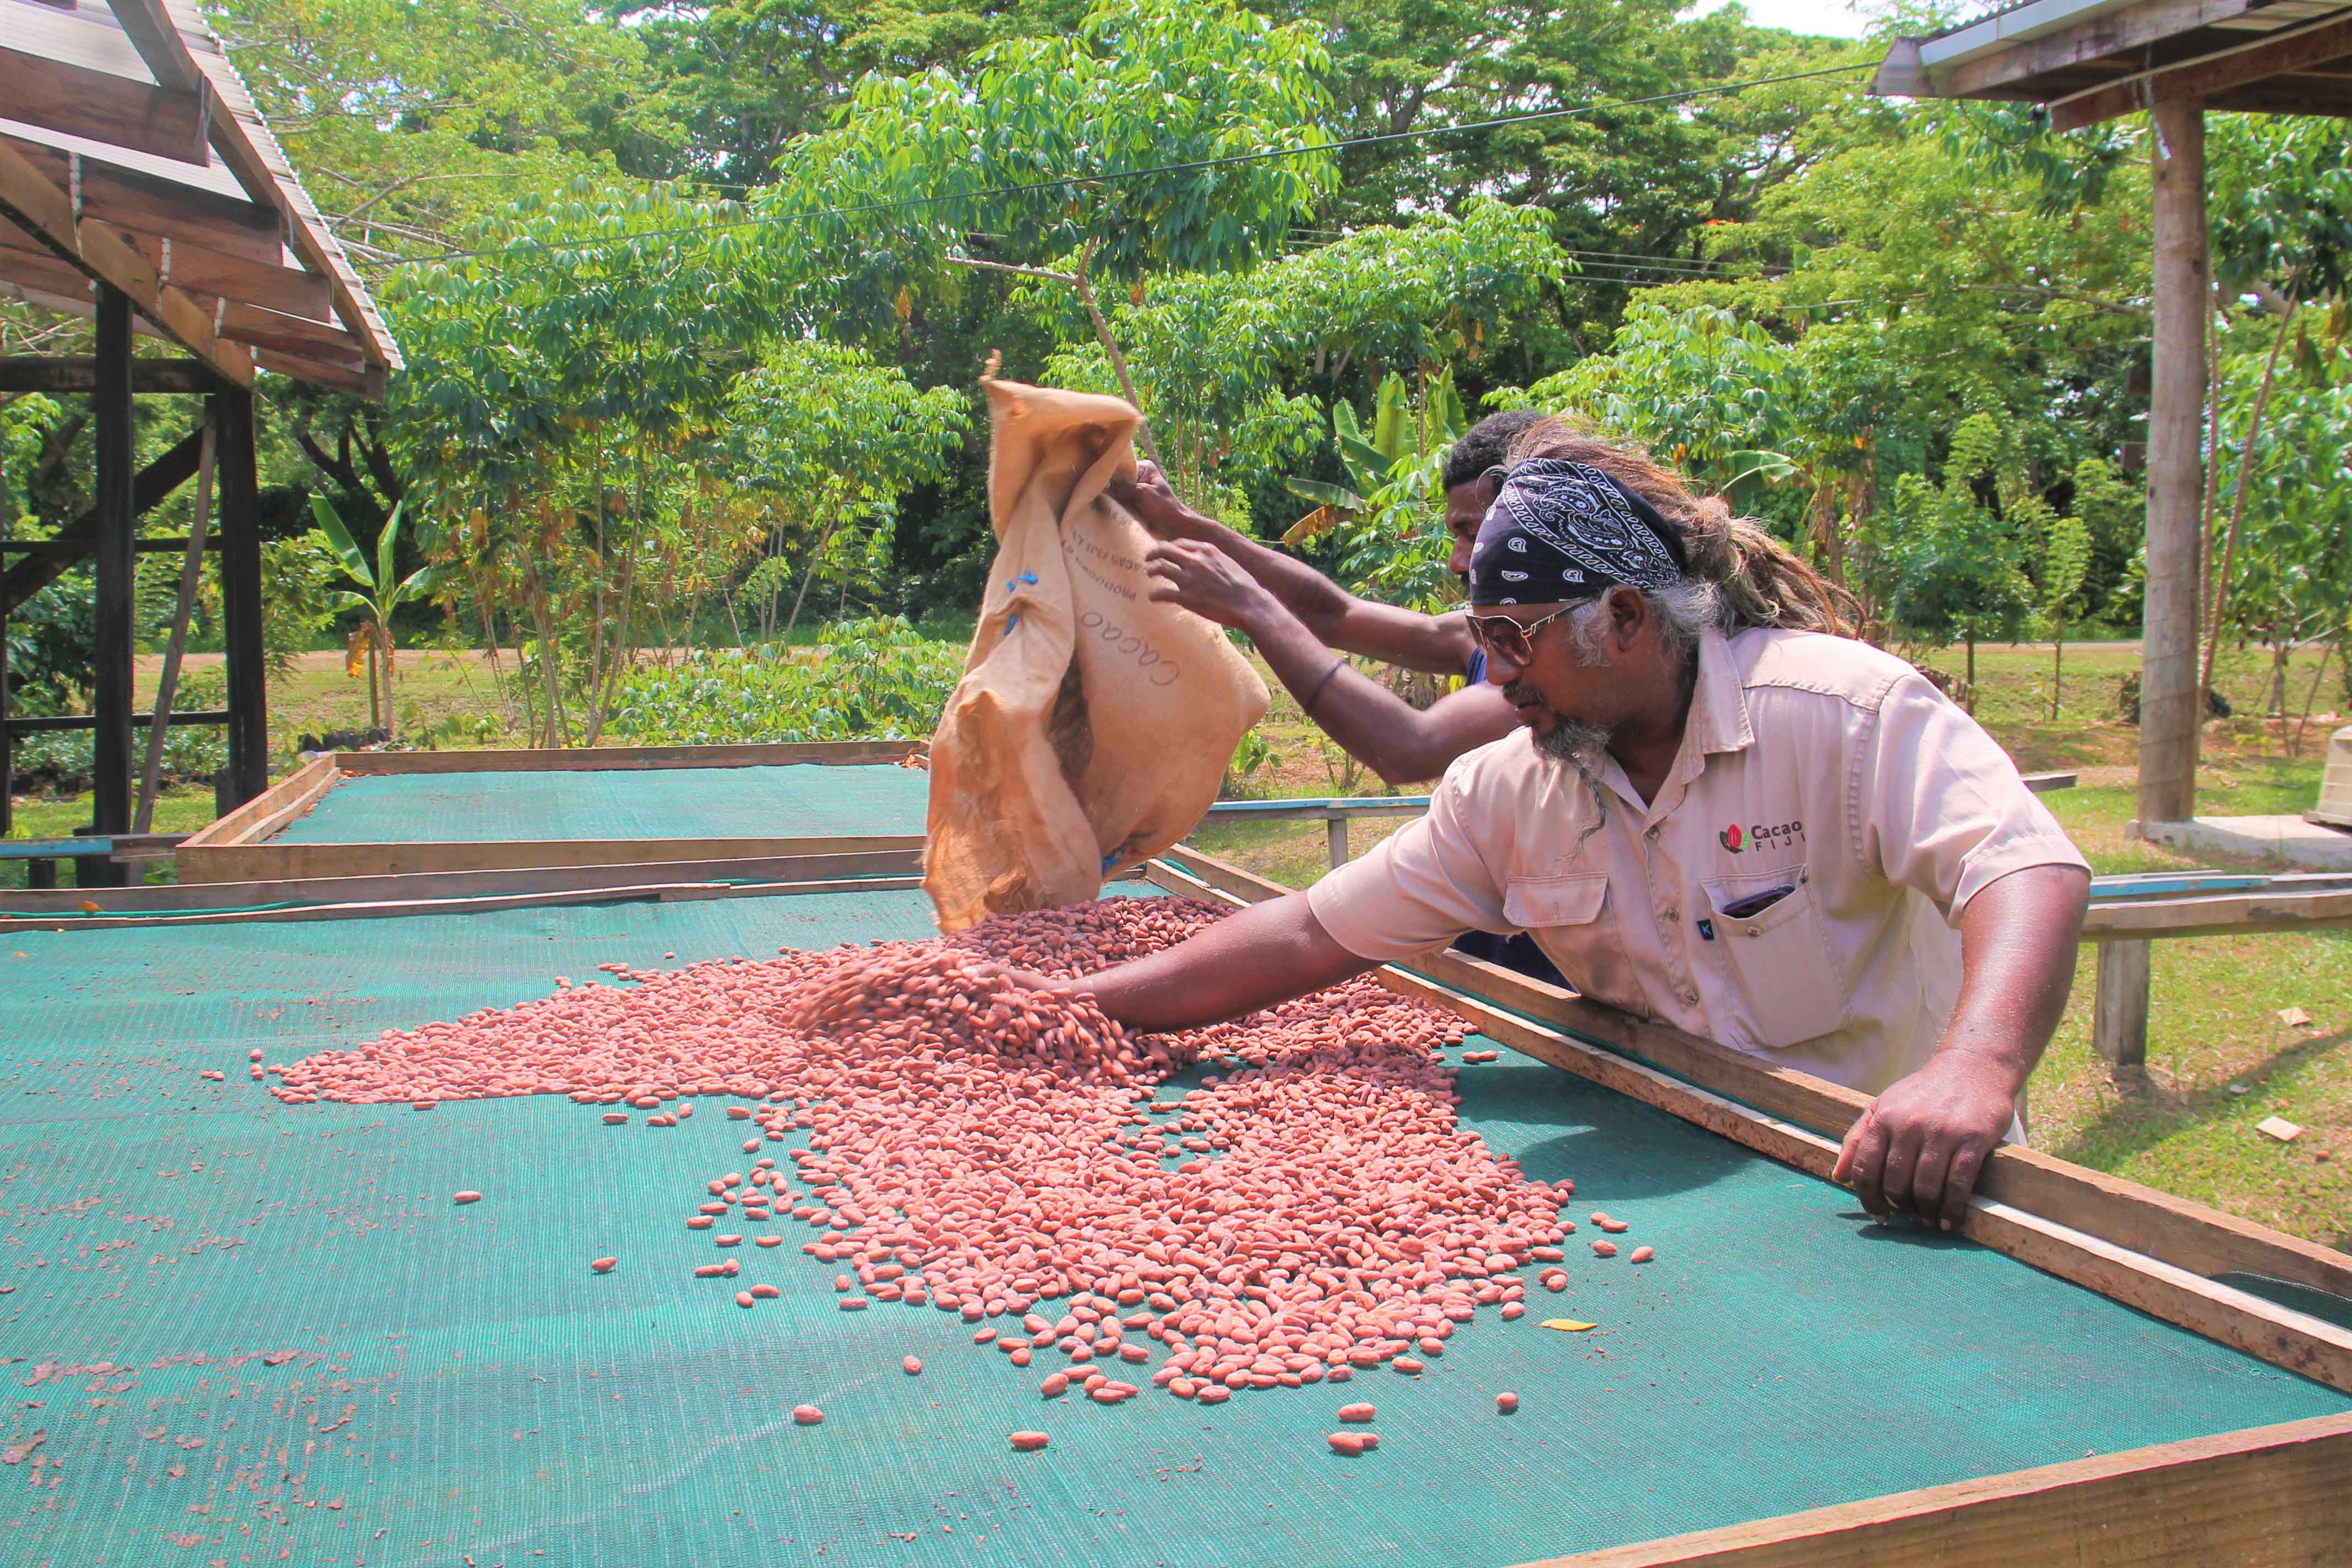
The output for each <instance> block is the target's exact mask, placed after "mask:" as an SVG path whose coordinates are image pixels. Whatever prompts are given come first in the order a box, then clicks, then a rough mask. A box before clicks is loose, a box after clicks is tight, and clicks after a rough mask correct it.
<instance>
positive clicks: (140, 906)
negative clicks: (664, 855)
mask: <svg viewBox="0 0 2352 1568" xmlns="http://www.w3.org/2000/svg"><path fill="white" fill-rule="evenodd" d="M921 869H922V857H921V856H920V855H919V854H918V853H915V852H913V851H905V850H893V851H868V852H852V853H847V854H838V855H797V856H781V857H772V858H751V859H736V860H688V861H658V862H652V863H646V862H641V861H632V862H629V863H626V864H623V865H614V866H557V867H550V868H545V869H541V870H520V871H516V870H494V871H418V872H404V873H395V874H394V875H391V876H383V877H311V878H297V879H289V880H279V881H260V882H187V883H182V884H179V885H177V886H159V887H152V888H93V889H83V888H57V889H7V890H5V891H0V931H5V930H6V929H7V927H8V924H9V923H11V922H14V923H17V924H20V925H21V924H37V923H38V922H40V921H47V920H55V919H57V918H58V917H59V916H69V917H78V916H79V913H80V906H81V905H82V904H83V903H85V902H89V903H95V904H97V905H98V906H99V912H100V913H102V914H135V913H141V912H148V913H154V914H189V913H195V912H199V911H202V910H223V909H245V908H254V907H257V906H260V905H265V904H289V903H314V904H337V903H372V902H383V901H388V900H404V899H409V900H414V899H433V898H444V897H454V896H457V895H461V894H466V893H471V892H476V891H479V892H486V893H488V892H509V893H532V892H572V891H577V890H581V889H593V888H616V887H627V886H631V885H635V884H642V883H653V882H665V881H676V882H702V881H719V880H744V881H771V882H795V881H807V880H811V879H817V878H831V877H837V876H876V877H880V876H899V875H905V876H916V875H919V873H920V872H921Z"/></svg>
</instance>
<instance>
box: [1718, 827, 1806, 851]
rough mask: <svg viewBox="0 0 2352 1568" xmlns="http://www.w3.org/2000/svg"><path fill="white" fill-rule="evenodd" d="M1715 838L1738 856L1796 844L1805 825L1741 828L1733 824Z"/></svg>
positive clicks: (1801, 836)
mask: <svg viewBox="0 0 2352 1568" xmlns="http://www.w3.org/2000/svg"><path fill="white" fill-rule="evenodd" d="M1715 837H1716V839H1717V842H1719V843H1720V844H1722V846H1723V847H1725V848H1726V849H1728V850H1730V851H1731V852H1732V853H1733V854H1734V855H1738V854H1743V853H1745V852H1746V851H1748V850H1750V849H1758V848H1782V847H1789V846H1791V845H1794V844H1797V843H1799V842H1801V840H1802V839H1803V838H1804V837H1805V825H1804V824H1803V823H1801V822H1782V823H1776V824H1767V823H1762V822H1759V823H1755V824H1752V825H1750V826H1747V827H1742V826H1739V825H1738V823H1736V822H1735V823H1733V824H1732V825H1731V826H1728V827H1727V828H1725V829H1724V830H1723V831H1722V832H1720V833H1718V834H1717V835H1716V836H1715Z"/></svg>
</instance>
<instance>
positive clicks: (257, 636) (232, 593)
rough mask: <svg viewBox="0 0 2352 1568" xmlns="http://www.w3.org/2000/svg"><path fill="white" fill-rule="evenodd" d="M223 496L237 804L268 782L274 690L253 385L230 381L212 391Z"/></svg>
mask: <svg viewBox="0 0 2352 1568" xmlns="http://www.w3.org/2000/svg"><path fill="white" fill-rule="evenodd" d="M207 405H208V406H209V408H210V411H211V418H212V421H213V432H214V435H213V476H214V482H215V489H216V490H217V493H218V497H219V507H220V512H219V519H218V523H217V526H218V527H219V529H220V553H219V555H217V556H216V557H215V560H217V561H218V562H219V563H220V583H221V633H222V642H223V646H224V647H226V650H227V652H226V660H225V662H226V665H227V673H228V787H227V789H226V791H225V792H221V793H220V794H219V796H218V798H219V799H221V800H222V801H224V802H225V803H226V804H225V805H223V807H222V809H223V810H224V811H233V810H235V809H236V807H238V806H240V805H244V804H245V803H246V802H247V801H248V800H251V799H252V798H253V797H254V796H255V795H259V794H261V792H262V791H264V790H266V789H268V787H269V693H268V684H267V682H266V681H265V680H264V679H263V675H262V665H261V483H260V476H259V474H258V472H257V469H256V467H255V462H256V454H255V443H254V429H253V392H252V389H251V388H249V387H243V386H230V387H226V388H224V389H222V390H221V391H219V392H215V393H214V394H213V395H212V396H211V397H210V398H209V399H207Z"/></svg>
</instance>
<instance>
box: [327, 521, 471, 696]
mask: <svg viewBox="0 0 2352 1568" xmlns="http://www.w3.org/2000/svg"><path fill="white" fill-rule="evenodd" d="M405 504H406V503H403V506H404V505H405ZM403 506H395V507H394V508H393V509H392V515H391V516H390V517H388V518H386V519H385V520H384V524H383V532H381V533H379V534H377V535H376V539H375V560H374V561H373V563H370V561H369V560H368V558H367V554H366V552H364V551H362V550H361V549H360V547H359V542H358V541H357V540H355V539H353V538H352V531H351V530H350V529H348V528H345V527H344V526H343V520H342V519H341V518H340V517H338V516H336V515H335V509H334V507H333V506H332V505H331V504H330V503H329V502H328V500H327V498H326V497H324V496H320V495H314V496H312V497H311V498H310V515H311V516H312V517H313V518H315V519H317V520H318V524H319V527H318V531H319V533H320V535H321V536H322V537H324V538H325V540H326V542H327V543H328V544H329V545H330V546H331V547H332V548H333V550H334V552H335V553H336V554H337V555H338V556H340V557H341V559H342V563H343V572H344V574H346V575H348V576H349V577H350V578H351V579H352V581H353V582H355V583H357V584H359V585H360V587H361V588H362V590H363V592H360V593H353V592H352V590H350V589H348V588H340V589H337V590H336V591H335V592H334V593H333V594H332V595H330V599H331V602H332V603H333V605H334V606H335V607H336V608H337V609H339V610H357V611H359V612H361V614H362V615H363V616H366V617H367V618H366V619H364V620H362V622H361V623H360V625H359V626H358V628H357V629H356V630H354V631H353V632H352V636H351V641H350V643H349V644H348V645H347V646H346V647H345V648H344V651H343V673H344V674H346V675H358V674H359V673H360V672H361V669H362V664H364V667H365V668H366V672H367V678H368V724H369V727H370V728H371V729H379V730H383V731H384V732H385V733H387V734H389V733H390V732H391V731H392V727H393V714H392V677H393V640H392V617H393V616H394V615H396V614H398V613H399V611H400V607H401V606H402V605H405V604H407V603H409V602H410V601H412V600H415V599H421V598H424V597H425V595H429V594H431V593H433V592H434V591H435V590H436V588H438V587H439V586H440V582H441V572H440V568H439V567H437V566H425V567H421V568H419V569H418V570H416V571H415V572H411V573H410V574H408V575H407V576H405V577H403V578H400V579H399V580H397V581H394V577H393V564H392V556H393V546H394V543H395V542H397V541H398V539H399V537H400V514H401V511H402V510H403Z"/></svg>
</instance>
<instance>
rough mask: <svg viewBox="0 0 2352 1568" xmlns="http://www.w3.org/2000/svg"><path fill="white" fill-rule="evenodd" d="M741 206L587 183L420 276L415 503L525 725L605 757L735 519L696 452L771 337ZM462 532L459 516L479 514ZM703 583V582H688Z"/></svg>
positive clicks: (492, 229) (403, 413)
mask: <svg viewBox="0 0 2352 1568" xmlns="http://www.w3.org/2000/svg"><path fill="white" fill-rule="evenodd" d="M740 216H741V209H740V207H734V206H731V205H727V204H723V203H708V202H698V201H693V200H690V199H688V197H686V196H685V195H680V194H679V193H677V192H675V191H673V190H670V189H668V188H667V187H659V188H656V189H655V190H654V191H652V192H650V193H641V192H631V191H628V190H625V189H610V188H604V187H598V186H592V185H589V184H585V183H575V184H572V185H571V186H569V187H567V188H566V189H565V190H564V191H563V192H562V194H561V195H560V196H559V197H558V198H557V199H554V200H547V199H543V198H539V197H526V198H525V199H523V200H521V201H518V202H516V203H514V204H513V205H511V206H509V208H508V209H507V210H505V211H504V212H502V213H500V214H499V215H498V216H496V217H494V218H493V219H490V220H488V221H486V222H484V223H483V224H481V225H479V226H477V228H476V229H475V230H473V231H472V240H471V243H470V245H469V248H472V249H476V250H479V251H482V252H484V253H486V254H484V255H482V256H479V257H476V258H468V259H466V260H464V261H460V262H457V263H453V264H451V265H448V266H443V267H434V268H417V269H414V270H412V271H409V272H405V273H404V274H403V275H402V277H401V285H400V288H399V289H397V291H396V292H395V294H394V304H395V308H396V309H397V310H398V311H399V314H400V319H401V321H402V331H403V336H404V345H405V348H406V352H407V354H408V358H409V370H408V372H407V374H404V375H403V376H401V377H399V378H398V380H397V381H396V382H395V383H394V386H393V388H392V390H391V394H390V395H389V398H388V414H389V416H390V418H391V438H392V442H393V446H394V452H395V453H396V455H397V456H398V457H399V458H400V459H401V460H402V462H403V463H404V466H405V468H406V471H407V473H408V475H409V479H410V495H409V502H410V510H412V511H417V510H422V512H423V514H424V515H426V516H429V517H432V518H435V519H436V520H441V521H443V522H444V523H445V524H449V525H451V526H444V527H442V528H440V529H439V530H438V531H437V540H438V546H437V548H438V549H439V551H440V552H441V557H442V558H443V559H446V560H447V561H448V562H449V563H451V564H452V565H453V567H457V568H459V569H460V570H459V571H458V572H457V573H456V574H453V578H452V584H451V587H452V592H453V593H457V594H458V595H459V596H460V601H461V603H463V604H464V605H466V606H467V608H468V609H469V610H470V611H471V612H472V614H473V615H474V616H476V618H477V620H478V624H479V626H480V630H481V635H482V637H483V641H484V646H485V647H486V649H487V650H488V652H489V653H490V655H491V657H492V660H493V667H494V668H497V667H498V662H499V652H500V645H501V642H502V640H506V639H510V640H511V641H512V642H513V643H514V645H515V652H516V658H517V659H518V661H519V663H518V670H519V672H520V673H523V674H526V675H527V676H528V677H529V679H527V680H526V681H525V682H523V683H522V684H521V685H520V687H518V688H517V689H516V691H515V695H516V697H517V699H518V700H520V703H521V704H522V713H521V718H522V719H523V721H524V722H523V726H522V727H523V728H525V729H526V730H528V731H530V732H531V733H533V734H535V735H537V736H538V737H539V738H540V739H541V741H542V742H544V743H546V744H549V745H562V744H568V743H572V742H575V741H576V742H580V743H583V744H593V743H594V742H595V739H596V737H597V736H598V735H599V734H600V733H601V732H602V730H603V727H604V721H605V719H606V717H607V715H608V714H609V713H610V711H611V703H612V698H613V691H614V685H615V683H616V682H617V681H618V679H619V678H620V675H621V672H622V671H623V670H624V669H625V668H627V667H628V665H629V664H630V663H631V662H632V661H633V660H634V659H635V657H636V650H637V648H638V647H639V646H640V644H641V641H642V638H643V635H644V632H645V629H646V621H647V620H648V619H653V620H655V621H656V622H660V623H662V624H663V625H664V626H665V628H666V629H667V624H668V623H667V616H670V615H672V614H674V613H675V611H676V609H677V605H675V604H674V603H659V604H654V605H647V604H646V602H645V599H644V596H643V593H642V590H644V589H645V588H646V586H647V585H649V584H652V585H661V584H676V583H677V582H678V581H679V580H680V575H681V574H680V571H679V569H678V568H679V563H680V561H681V559H682V558H684V557H688V556H692V557H696V558H699V557H700V556H702V555H703V554H704V553H705V552H706V549H707V546H708V544H709V540H708V539H707V538H706V537H704V535H705V534H706V533H707V532H708V531H711V530H722V529H725V528H728V527H731V526H733V521H732V520H731V519H730V518H729V517H728V516H727V515H726V512H725V509H723V508H713V507H710V506H708V505H703V506H699V507H698V505H697V504H696V502H697V500H698V494H699V492H700V489H701V487H700V486H699V485H698V478H697V468H698V464H697V459H698V458H700V457H702V456H704V455H706V453H705V448H706V447H708V446H709V443H710V441H711V439H712V437H713V433H714V430H715V428H716V426H717V425H718V423H719V420H720V419H721V417H722V414H723V408H724V404H725V399H726V396H727V392H728V388H729V386H730V383H731V381H732V379H733V377H734V375H735V374H739V373H740V372H741V371H743V370H746V369H749V368H750V367H751V362H752V358H753V355H754V354H755V353H756V352H757V350H758V346H759V344H760V342H761V341H762V339H763V336H764V335H765V333H766V331H767V330H768V324H769V320H770V318H769V317H768V316H767V314H766V312H765V307H764V300H763V296H762V293H761V289H760V288H759V287H758V285H757V279H756V278H755V277H751V276H750V275H749V268H750V263H751V259H752V257H753V252H752V251H751V248H750V247H749V246H748V244H747V242H746V240H745V239H744V237H743V233H744V231H743V230H742V229H741V228H740V226H734V224H735V221H736V220H738V219H740ZM461 520H462V521H461ZM688 575H689V576H690V574H688Z"/></svg>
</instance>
